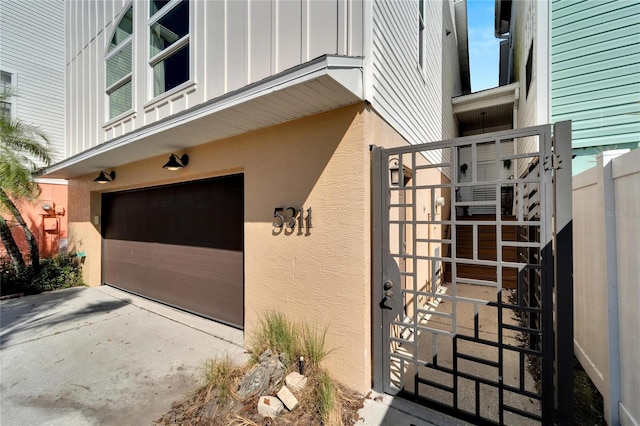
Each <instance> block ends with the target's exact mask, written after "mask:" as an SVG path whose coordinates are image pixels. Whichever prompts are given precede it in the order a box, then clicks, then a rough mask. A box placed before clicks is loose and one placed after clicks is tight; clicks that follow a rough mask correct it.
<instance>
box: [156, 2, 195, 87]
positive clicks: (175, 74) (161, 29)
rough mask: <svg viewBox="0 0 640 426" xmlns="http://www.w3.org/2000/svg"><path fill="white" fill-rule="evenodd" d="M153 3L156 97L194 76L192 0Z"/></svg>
mask: <svg viewBox="0 0 640 426" xmlns="http://www.w3.org/2000/svg"><path fill="white" fill-rule="evenodd" d="M150 4H151V9H150V14H151V18H150V19H149V58H150V59H149V65H150V66H151V69H152V75H153V96H154V97H155V96H158V95H160V94H162V93H164V92H166V91H169V90H171V89H173V88H174V87H177V86H179V85H180V84H182V83H184V82H185V81H188V80H189V78H190V65H189V64H190V60H189V2H188V0H180V1H175V0H172V1H161V0H153V1H151V3H150Z"/></svg>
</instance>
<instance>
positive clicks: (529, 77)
mask: <svg viewBox="0 0 640 426" xmlns="http://www.w3.org/2000/svg"><path fill="white" fill-rule="evenodd" d="M526 73H527V75H526V79H527V94H526V97H529V88H530V87H531V80H532V79H533V40H531V46H530V47H529V55H528V56H527V65H526Z"/></svg>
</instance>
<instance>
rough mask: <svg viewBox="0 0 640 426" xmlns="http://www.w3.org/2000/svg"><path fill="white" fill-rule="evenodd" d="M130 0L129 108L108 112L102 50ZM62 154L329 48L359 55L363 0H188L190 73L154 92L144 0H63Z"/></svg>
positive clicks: (189, 106)
mask: <svg viewBox="0 0 640 426" xmlns="http://www.w3.org/2000/svg"><path fill="white" fill-rule="evenodd" d="M130 4H133V7H134V18H133V20H134V30H133V63H134V65H133V75H132V82H133V93H134V94H133V108H132V111H131V112H130V113H128V114H123V115H122V116H120V117H116V119H114V120H111V121H108V118H107V101H108V99H107V96H106V93H105V60H104V58H105V54H106V47H107V45H108V43H109V40H110V38H111V36H112V31H113V29H114V26H116V25H117V24H118V22H119V19H120V17H121V16H122V14H123V13H124V12H125V11H126V8H127V7H128V6H129V5H130ZM65 5H66V19H67V39H68V50H67V57H66V60H67V62H66V66H67V71H68V73H67V85H68V87H67V99H68V101H69V105H68V111H69V113H68V122H67V125H68V129H69V130H68V133H69V134H68V148H69V149H68V155H69V156H71V155H74V154H77V153H80V152H83V151H85V150H87V149H90V148H92V147H95V146H97V145H99V144H101V143H104V142H106V141H109V140H111V139H113V138H116V137H119V136H122V135H124V134H126V133H129V132H131V131H133V130H135V129H139V128H140V127H142V126H145V125H148V124H151V123H153V122H156V121H158V120H161V119H163V118H166V117H168V116H170V115H173V114H176V113H178V112H181V111H183V110H185V109H188V108H192V107H194V106H196V105H198V104H201V103H203V102H206V101H209V100H211V99H214V98H217V97H219V96H222V95H224V94H226V93H229V92H231V91H233V90H236V89H240V88H242V87H244V86H246V85H248V84H251V83H254V82H257V81H259V80H262V79H264V78H266V77H269V76H271V75H274V74H277V73H280V72H282V71H285V70H287V69H289V68H292V67H294V66H296V65H299V64H302V63H305V62H308V61H310V60H312V59H314V58H317V57H319V56H322V55H325V54H331V55H345V56H362V55H363V7H364V0H330V1H329V0H305V1H296V2H294V1H287V0H242V1H239V0H225V1H206V2H205V1H191V2H190V16H191V30H190V46H191V80H190V82H189V83H187V84H185V85H183V86H181V87H183V88H182V89H181V90H178V91H169V92H168V93H165V94H162V95H160V96H158V97H155V98H153V97H152V91H151V88H150V84H149V78H150V73H151V70H150V67H149V62H148V59H149V57H148V46H147V43H148V39H149V36H148V23H147V22H148V17H149V10H148V4H147V3H146V2H136V1H134V2H131V1H128V0H105V1H99V2H98V1H82V0H69V1H67V2H65Z"/></svg>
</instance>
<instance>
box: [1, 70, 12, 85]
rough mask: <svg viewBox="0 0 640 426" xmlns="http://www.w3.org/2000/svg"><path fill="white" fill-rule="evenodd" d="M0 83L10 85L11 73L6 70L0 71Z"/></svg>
mask: <svg viewBox="0 0 640 426" xmlns="http://www.w3.org/2000/svg"><path fill="white" fill-rule="evenodd" d="M0 83H2V84H4V85H7V86H11V73H10V72H6V71H0Z"/></svg>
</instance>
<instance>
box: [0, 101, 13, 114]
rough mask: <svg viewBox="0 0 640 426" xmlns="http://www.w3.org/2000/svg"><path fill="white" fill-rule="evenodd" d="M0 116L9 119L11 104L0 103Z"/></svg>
mask: <svg viewBox="0 0 640 426" xmlns="http://www.w3.org/2000/svg"><path fill="white" fill-rule="evenodd" d="M0 116H1V117H11V103H10V102H4V101H0Z"/></svg>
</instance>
